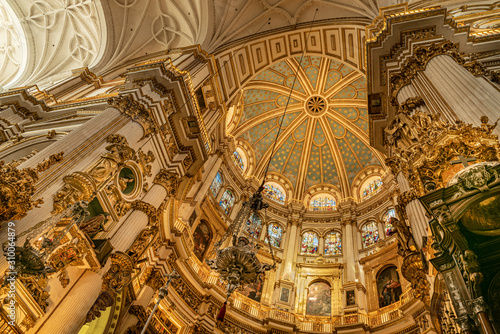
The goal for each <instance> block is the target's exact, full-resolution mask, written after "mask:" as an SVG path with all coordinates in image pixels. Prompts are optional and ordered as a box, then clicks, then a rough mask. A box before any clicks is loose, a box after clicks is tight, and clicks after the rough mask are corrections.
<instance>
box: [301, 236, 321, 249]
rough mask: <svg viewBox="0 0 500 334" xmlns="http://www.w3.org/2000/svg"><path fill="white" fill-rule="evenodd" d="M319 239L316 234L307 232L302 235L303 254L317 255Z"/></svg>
mask: <svg viewBox="0 0 500 334" xmlns="http://www.w3.org/2000/svg"><path fill="white" fill-rule="evenodd" d="M318 246H319V238H318V235H317V234H316V233H314V232H306V233H304V234H303V235H302V247H301V253H302V254H316V253H317V252H318Z"/></svg>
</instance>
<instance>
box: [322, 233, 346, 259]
mask: <svg viewBox="0 0 500 334" xmlns="http://www.w3.org/2000/svg"><path fill="white" fill-rule="evenodd" d="M338 254H342V238H341V236H340V233H339V232H332V233H330V234H328V235H327V236H326V238H325V255H338Z"/></svg>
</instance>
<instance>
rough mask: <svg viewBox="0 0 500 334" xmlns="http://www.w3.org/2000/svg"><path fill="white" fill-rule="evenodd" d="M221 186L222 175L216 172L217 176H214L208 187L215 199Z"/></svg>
mask: <svg viewBox="0 0 500 334" xmlns="http://www.w3.org/2000/svg"><path fill="white" fill-rule="evenodd" d="M221 185H222V175H221V173H220V172H217V174H215V177H214V180H213V181H212V184H211V185H210V190H211V191H212V194H213V195H214V196H215V197H217V194H219V190H220V187H221Z"/></svg>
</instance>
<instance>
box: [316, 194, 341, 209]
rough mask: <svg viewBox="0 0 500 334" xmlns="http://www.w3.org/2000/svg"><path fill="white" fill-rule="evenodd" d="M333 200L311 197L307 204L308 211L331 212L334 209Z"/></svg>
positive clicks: (325, 197)
mask: <svg viewBox="0 0 500 334" xmlns="http://www.w3.org/2000/svg"><path fill="white" fill-rule="evenodd" d="M335 205H336V203H335V198H333V196H328V195H324V196H319V197H313V198H312V199H311V202H310V203H309V210H312V211H333V209H335Z"/></svg>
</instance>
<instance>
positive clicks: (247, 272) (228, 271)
mask: <svg viewBox="0 0 500 334" xmlns="http://www.w3.org/2000/svg"><path fill="white" fill-rule="evenodd" d="M317 12H318V9H317V8H316V12H315V13H314V18H313V21H312V22H311V28H310V29H309V34H308V36H307V40H309V36H310V35H311V29H312V26H313V23H314V21H315V19H316V13H317ZM307 40H306V44H307ZM304 53H305V48H304V52H302V56H301V58H300V61H299V63H298V64H297V69H296V71H295V76H294V80H293V84H292V86H291V88H290V94H289V95H288V100H287V103H286V105H285V108H284V110H283V116H281V120H280V124H279V128H278V132H277V133H276V137H275V138H274V143H273V147H272V149H271V154H270V156H269V160H268V161H267V166H266V169H265V171H264V177H263V180H262V184H261V185H260V187H259V188H258V189H257V191H256V192H255V193H254V194H253V195H252V197H250V199H249V200H248V201H245V202H243V206H242V207H241V209H240V211H239V212H238V214H237V215H236V218H235V219H234V221H233V222H232V223H231V224H230V225H229V227H228V229H227V230H226V233H225V234H224V235H223V236H222V238H221V239H220V240H219V241H218V242H216V243H215V245H214V246H215V247H214V252H215V259H213V260H208V259H207V260H205V261H206V263H207V264H208V265H209V266H210V268H212V269H213V270H215V271H216V272H217V273H218V274H219V276H220V278H221V279H222V280H223V281H224V282H225V283H226V285H227V289H226V301H225V302H224V305H223V306H222V308H221V310H220V312H219V315H218V316H217V322H218V323H219V322H222V321H224V315H225V313H226V307H227V300H228V299H229V296H230V295H231V294H232V293H233V292H234V291H235V290H236V289H237V288H239V287H243V286H246V285H248V284H251V283H254V282H255V281H256V280H258V279H261V278H262V275H263V274H264V273H265V272H266V271H268V270H271V269H274V268H275V267H276V261H275V259H274V255H273V249H272V246H271V241H270V239H269V228H268V227H267V226H266V225H265V224H263V225H264V226H266V233H267V237H268V243H269V249H270V252H271V258H272V260H273V264H272V265H270V264H267V263H266V264H261V263H260V261H259V259H258V258H257V256H256V253H257V251H258V249H259V248H260V246H259V245H258V244H257V243H256V242H255V240H256V238H254V237H253V236H254V235H255V234H256V233H257V229H258V226H257V224H255V223H253V222H252V221H250V223H249V225H248V232H249V234H250V238H247V237H245V236H241V232H242V228H243V226H245V225H246V224H247V222H248V221H249V219H250V217H251V216H252V214H254V215H258V213H259V211H260V210H262V209H265V208H267V207H268V206H269V205H268V204H267V203H264V202H263V201H262V191H263V190H264V184H265V182H266V177H267V173H268V171H269V165H270V164H271V161H272V159H273V156H274V154H275V149H276V142H277V141H278V137H279V135H280V132H281V130H282V125H283V121H284V119H285V115H286V111H287V108H288V104H289V103H290V100H291V97H292V93H293V90H294V87H295V82H296V80H297V76H298V71H299V67H300V66H301V64H302V59H303V57H304ZM321 106H323V107H324V101H319V100H315V101H313V102H312V107H313V108H315V109H314V110H316V109H318V110H319V109H320V107H321ZM228 239H230V241H231V243H232V245H230V246H226V247H224V248H222V249H221V247H223V246H224V243H225V242H226V240H228Z"/></svg>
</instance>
